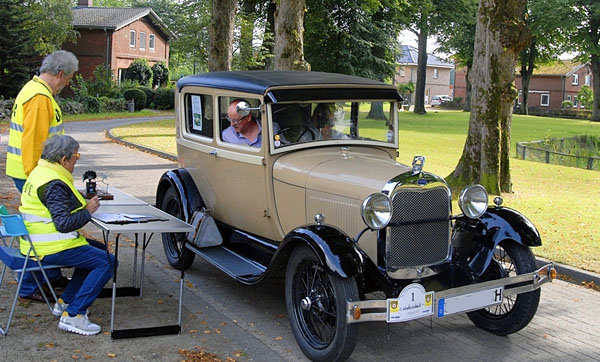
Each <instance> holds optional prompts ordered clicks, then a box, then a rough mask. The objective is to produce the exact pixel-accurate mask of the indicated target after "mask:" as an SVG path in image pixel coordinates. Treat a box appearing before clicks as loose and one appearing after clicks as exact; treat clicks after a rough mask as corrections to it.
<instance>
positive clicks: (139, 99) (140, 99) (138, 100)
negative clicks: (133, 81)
mask: <svg viewBox="0 0 600 362" xmlns="http://www.w3.org/2000/svg"><path fill="white" fill-rule="evenodd" d="M123 97H124V98H125V99H126V100H128V101H129V100H131V99H133V100H134V102H135V110H136V111H141V110H142V109H144V108H145V107H146V93H144V91H142V90H139V89H137V88H131V89H128V90H126V91H125V93H123Z"/></svg>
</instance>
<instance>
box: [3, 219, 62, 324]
mask: <svg viewBox="0 0 600 362" xmlns="http://www.w3.org/2000/svg"><path fill="white" fill-rule="evenodd" d="M0 219H1V220H2V223H3V226H4V231H3V233H2V235H3V236H5V237H11V238H13V240H14V239H18V238H19V237H20V238H21V240H20V242H27V243H29V252H28V253H27V255H26V256H25V255H23V254H21V251H20V250H19V249H17V248H12V247H9V246H6V245H0V260H2V262H3V263H4V268H3V269H2V274H1V275H0V288H1V287H2V282H3V281H4V274H5V272H6V268H7V267H8V268H10V269H12V270H13V271H15V272H19V274H20V277H19V282H18V284H17V291H16V292H15V297H14V299H13V303H12V307H11V309H10V314H9V315H8V322H7V323H6V329H3V328H2V326H0V333H1V334H2V335H4V336H6V334H7V333H8V328H10V322H11V321H12V318H13V314H14V312H15V306H16V305H17V299H18V297H19V291H20V290H21V284H22V283H23V275H24V273H23V272H33V271H39V272H41V273H42V275H43V276H44V280H45V281H46V284H47V285H48V288H49V289H50V292H51V293H52V296H53V297H54V300H58V298H57V297H56V293H54V289H53V288H52V285H51V284H50V280H49V279H48V276H47V275H46V272H45V270H47V269H56V268H63V267H65V266H64V265H56V264H42V262H41V261H40V260H39V258H38V254H37V252H36V251H35V248H34V246H33V243H32V242H31V238H29V233H28V232H27V229H26V228H25V224H24V223H23V219H22V218H21V215H1V214H0ZM12 244H13V243H12V242H11V245H12ZM30 255H31V256H30ZM33 278H34V279H35V282H36V283H37V286H38V288H39V289H40V292H41V293H42V296H43V297H44V300H45V301H46V305H47V306H48V309H49V310H50V313H52V309H53V306H51V305H50V301H49V300H48V298H47V297H46V293H44V289H43V288H42V285H41V284H40V281H39V280H38V278H37V276H36V275H35V273H33ZM59 305H60V304H59Z"/></svg>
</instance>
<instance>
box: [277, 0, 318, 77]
mask: <svg viewBox="0 0 600 362" xmlns="http://www.w3.org/2000/svg"><path fill="white" fill-rule="evenodd" d="M305 8H306V6H305V0H279V3H278V4H277V10H275V69H287V70H310V64H308V62H306V61H305V60H304V43H303V38H304V10H305Z"/></svg>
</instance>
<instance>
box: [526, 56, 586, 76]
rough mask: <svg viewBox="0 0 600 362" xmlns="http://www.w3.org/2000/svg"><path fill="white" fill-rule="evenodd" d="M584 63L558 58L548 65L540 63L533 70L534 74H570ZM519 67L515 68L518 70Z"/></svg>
mask: <svg viewBox="0 0 600 362" xmlns="http://www.w3.org/2000/svg"><path fill="white" fill-rule="evenodd" d="M584 66H586V64H581V63H578V62H576V61H573V60H560V61H558V62H556V63H553V64H549V65H541V66H539V67H536V68H535V69H534V70H533V74H534V75H550V76H552V75H555V76H567V77H569V76H571V75H573V73H575V72H577V71H578V70H579V69H581V68H582V67H584ZM519 70H520V69H517V72H519Z"/></svg>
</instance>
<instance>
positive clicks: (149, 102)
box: [136, 87, 156, 108]
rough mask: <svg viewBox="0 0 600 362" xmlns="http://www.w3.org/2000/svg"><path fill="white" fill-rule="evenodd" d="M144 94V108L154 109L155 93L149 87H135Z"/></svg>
mask: <svg viewBox="0 0 600 362" xmlns="http://www.w3.org/2000/svg"><path fill="white" fill-rule="evenodd" d="M136 88H137V89H140V90H142V91H143V92H144V93H145V94H146V108H156V104H155V101H156V93H155V91H154V89H152V88H149V87H136Z"/></svg>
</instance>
